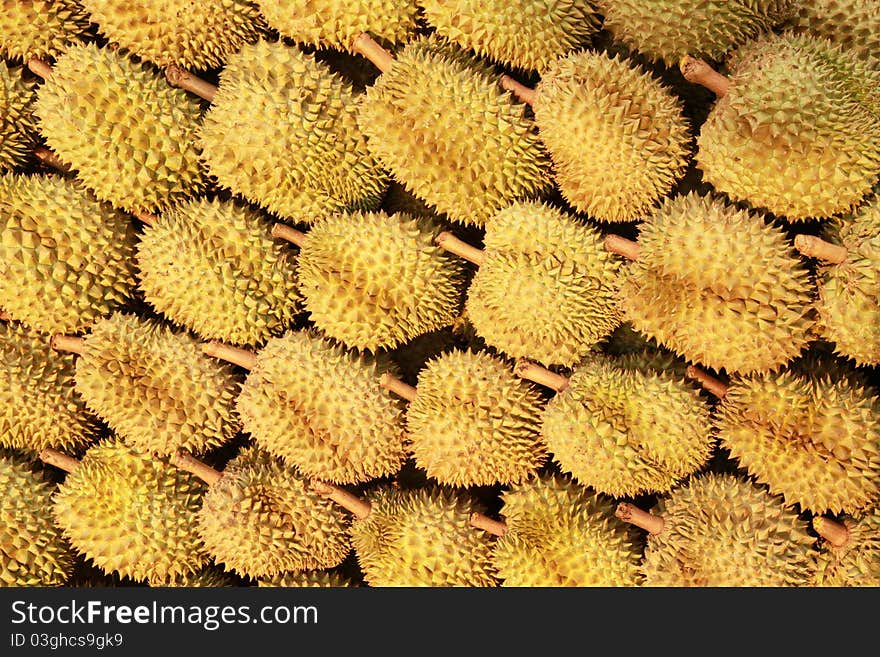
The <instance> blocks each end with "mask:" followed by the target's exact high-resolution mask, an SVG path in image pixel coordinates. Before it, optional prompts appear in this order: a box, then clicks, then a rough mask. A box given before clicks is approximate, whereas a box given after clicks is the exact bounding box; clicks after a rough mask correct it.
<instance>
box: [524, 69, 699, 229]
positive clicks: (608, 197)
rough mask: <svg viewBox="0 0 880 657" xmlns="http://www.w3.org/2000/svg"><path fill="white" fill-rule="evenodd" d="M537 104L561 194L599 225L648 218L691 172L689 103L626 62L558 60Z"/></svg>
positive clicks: (543, 83)
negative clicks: (689, 170)
mask: <svg viewBox="0 0 880 657" xmlns="http://www.w3.org/2000/svg"><path fill="white" fill-rule="evenodd" d="M533 106H534V110H535V122H536V123H537V124H538V127H539V129H540V131H541V133H540V134H541V139H542V141H543V142H544V143H545V144H546V145H547V150H548V151H550V155H551V157H552V158H553V164H554V171H555V176H556V181H557V182H558V184H559V188H560V191H561V192H562V195H563V196H564V197H565V198H566V200H567V201H568V202H569V203H571V204H572V206H574V207H575V208H576V209H577V210H579V211H581V212H586V213H588V214H589V215H590V216H592V217H595V218H596V219H599V220H600V221H636V220H640V219H642V218H643V217H644V215H645V214H648V213H650V211H651V210H652V208H653V207H654V206H655V205H656V204H657V202H658V201H659V200H660V199H661V198H662V197H663V196H665V195H666V194H668V193H669V192H670V190H672V187H673V186H674V185H675V183H676V182H677V181H678V180H679V179H680V178H681V177H682V175H683V174H684V171H685V169H686V168H687V164H688V159H689V157H690V140H691V137H690V134H689V132H688V124H687V121H686V120H685V118H684V115H683V113H682V112H683V110H684V106H683V105H682V102H681V101H680V100H679V99H678V98H677V97H676V96H675V95H674V94H673V93H672V92H671V91H670V90H669V89H668V88H667V87H665V86H664V85H662V84H661V83H660V82H659V81H658V80H657V79H656V78H654V77H653V76H652V75H651V74H650V73H648V72H646V71H645V70H644V69H642V68H641V67H639V66H638V65H637V64H634V63H632V62H629V61H627V60H625V59H622V58H620V59H618V58H616V57H608V56H607V55H605V54H604V53H601V52H589V51H581V52H577V53H574V54H572V55H569V56H567V57H563V58H561V59H559V60H557V61H556V62H555V63H554V64H553V65H552V66H550V68H549V69H548V70H547V71H546V73H545V74H544V75H543V76H542V77H541V82H540V83H539V84H538V86H537V87H536V97H535V102H534V105H533Z"/></svg>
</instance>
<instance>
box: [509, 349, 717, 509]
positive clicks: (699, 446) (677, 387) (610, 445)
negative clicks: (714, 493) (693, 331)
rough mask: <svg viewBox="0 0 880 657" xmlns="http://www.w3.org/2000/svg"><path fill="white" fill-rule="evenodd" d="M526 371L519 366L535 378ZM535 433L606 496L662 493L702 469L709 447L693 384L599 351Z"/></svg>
mask: <svg viewBox="0 0 880 657" xmlns="http://www.w3.org/2000/svg"><path fill="white" fill-rule="evenodd" d="M531 370H533V366H531V367H530V366H528V364H525V366H524V364H522V363H521V364H520V366H519V367H518V368H517V372H518V373H519V374H520V375H521V376H524V377H526V378H529V379H538V380H539V381H540V378H539V377H538V376H535V375H534V374H532V372H531ZM558 387H560V386H557V388H558ZM541 434H542V436H543V438H544V441H545V442H546V444H547V448H548V449H549V450H550V452H551V453H552V454H553V456H554V458H555V459H556V461H557V462H558V463H559V466H560V468H561V470H562V471H563V472H566V473H571V475H572V476H573V477H574V479H575V480H576V481H577V482H578V483H580V484H582V485H584V486H590V487H592V488H594V489H595V490H596V491H598V492H601V493H605V494H607V495H610V496H612V497H625V496H630V497H631V496H637V495H642V494H646V493H666V492H668V491H670V490H672V488H674V487H675V486H676V485H678V484H680V483H681V482H682V480H684V479H685V478H686V477H687V476H689V475H691V474H693V473H694V472H696V471H697V470H699V469H700V468H701V467H703V466H704V465H705V464H706V463H707V461H708V460H709V457H710V455H711V454H712V450H713V448H714V446H715V438H714V436H713V434H712V426H711V421H710V415H709V408H708V406H707V405H706V403H705V402H704V401H703V400H702V398H701V397H700V394H699V392H698V391H697V389H696V388H694V387H693V386H691V385H690V384H689V383H687V382H686V381H685V380H683V379H681V378H678V377H676V376H674V375H673V374H672V373H669V372H657V371H639V370H637V369H623V368H620V367H617V366H616V365H615V362H614V360H613V359H610V358H607V357H602V356H600V355H598V354H597V355H595V356H592V357H590V358H588V359H586V360H585V361H584V362H583V363H582V364H581V365H580V366H579V367H578V368H577V369H576V370H575V372H574V373H573V374H572V376H571V378H570V379H569V380H568V381H567V384H566V385H565V386H564V387H562V390H561V391H560V392H559V393H558V394H557V395H556V396H554V397H553V399H551V400H550V402H549V403H548V404H547V407H546V408H545V410H544V413H543V415H542V425H541Z"/></svg>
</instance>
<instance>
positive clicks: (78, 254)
mask: <svg viewBox="0 0 880 657" xmlns="http://www.w3.org/2000/svg"><path fill="white" fill-rule="evenodd" d="M136 241H137V235H136V232H135V229H134V226H133V225H132V222H131V219H130V218H129V217H128V216H127V215H125V214H123V213H122V212H119V211H118V210H114V209H113V208H112V207H111V206H110V205H109V204H107V203H101V202H99V201H98V200H97V199H96V198H95V197H94V196H93V195H92V194H91V193H90V192H88V191H86V190H85V189H84V188H83V186H82V185H81V184H79V183H77V182H75V181H73V180H69V179H66V178H63V177H60V176H54V175H32V176H26V175H20V174H13V173H6V174H4V175H2V176H0V305H2V306H3V308H4V309H5V310H6V311H7V312H8V313H9V314H10V315H11V316H12V317H13V318H15V319H18V320H21V321H22V322H24V323H25V324H27V325H28V326H30V327H32V328H33V329H35V330H37V331H40V332H42V333H79V332H81V331H84V330H86V329H88V327H89V326H91V325H92V323H93V322H95V321H96V320H97V319H99V318H100V317H105V316H107V315H109V314H110V313H111V312H114V311H115V310H117V309H120V308H122V307H124V306H125V305H127V304H128V303H129V302H130V301H131V300H132V299H133V298H134V296H135V286H136V284H137V280H136V275H135V267H134V263H133V259H134V253H135V244H136Z"/></svg>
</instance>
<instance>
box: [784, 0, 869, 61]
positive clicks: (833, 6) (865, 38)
mask: <svg viewBox="0 0 880 657" xmlns="http://www.w3.org/2000/svg"><path fill="white" fill-rule="evenodd" d="M797 5H798V7H797V14H796V15H795V16H794V18H793V19H792V20H791V21H790V22H789V26H790V27H791V28H792V29H793V30H795V31H797V32H803V33H807V34H812V35H814V36H818V37H824V38H827V39H830V40H831V41H833V42H834V43H840V44H842V45H843V46H844V47H845V48H846V49H847V50H851V51H853V52H855V53H857V54H858V55H859V56H861V57H863V58H865V59H868V60H873V62H874V64H875V65H876V64H880V11H878V8H877V2H876V0H805V1H802V2H799V3H797Z"/></svg>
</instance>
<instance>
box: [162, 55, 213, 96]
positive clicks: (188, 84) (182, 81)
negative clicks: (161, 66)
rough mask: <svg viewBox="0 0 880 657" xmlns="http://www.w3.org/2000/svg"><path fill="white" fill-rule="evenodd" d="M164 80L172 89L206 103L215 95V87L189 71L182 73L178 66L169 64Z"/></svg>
mask: <svg viewBox="0 0 880 657" xmlns="http://www.w3.org/2000/svg"><path fill="white" fill-rule="evenodd" d="M165 79H166V80H168V82H169V84H171V85H172V86H174V87H180V88H181V89H185V90H186V91H189V92H192V93H194V94H195V95H196V96H199V97H200V98H204V99H205V100H207V101H208V102H211V101H213V100H214V96H215V95H216V93H217V87H215V86H214V85H213V84H211V83H210V82H207V81H206V80H202V78H200V77H198V76H197V75H193V74H192V73H190V72H189V71H184V70H183V69H182V68H180V67H179V66H175V65H174V64H171V65H170V66H166V67H165Z"/></svg>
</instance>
